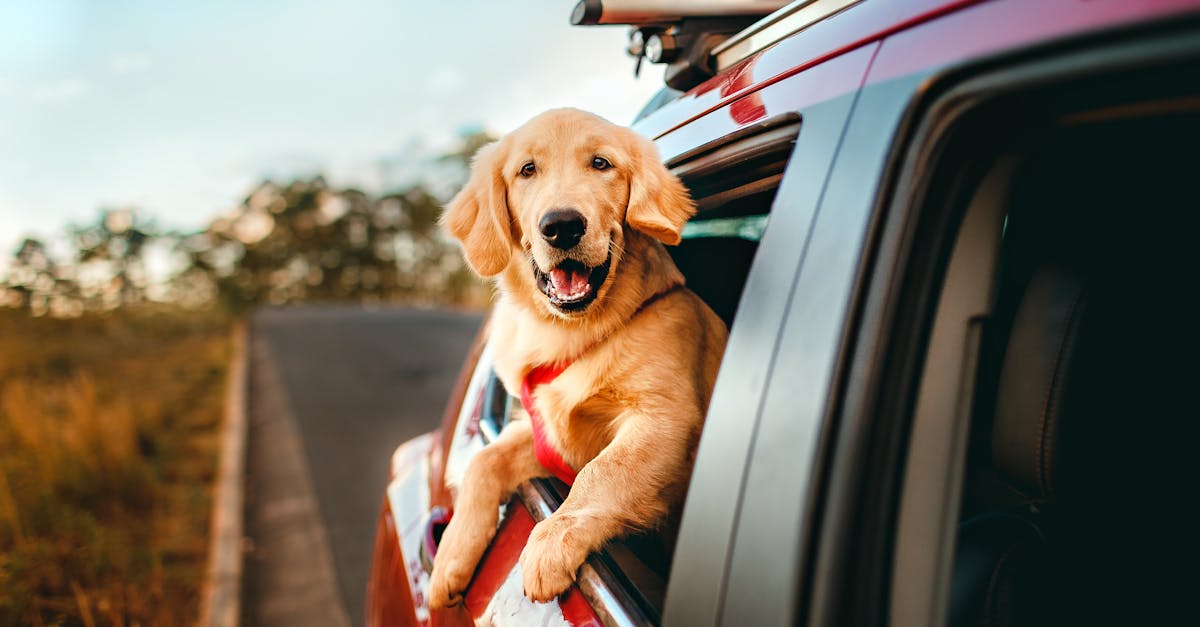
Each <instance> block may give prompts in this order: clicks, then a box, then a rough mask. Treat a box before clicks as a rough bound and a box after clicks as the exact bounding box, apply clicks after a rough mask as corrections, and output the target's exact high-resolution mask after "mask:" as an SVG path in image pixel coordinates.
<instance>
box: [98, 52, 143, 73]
mask: <svg viewBox="0 0 1200 627" xmlns="http://www.w3.org/2000/svg"><path fill="white" fill-rule="evenodd" d="M148 67H150V57H148V56H146V55H145V54H143V53H140V52H122V53H120V54H116V55H113V56H112V57H110V58H109V59H108V70H109V71H110V72H112V73H113V74H132V73H134V72H141V71H142V70H145V69H146V68H148Z"/></svg>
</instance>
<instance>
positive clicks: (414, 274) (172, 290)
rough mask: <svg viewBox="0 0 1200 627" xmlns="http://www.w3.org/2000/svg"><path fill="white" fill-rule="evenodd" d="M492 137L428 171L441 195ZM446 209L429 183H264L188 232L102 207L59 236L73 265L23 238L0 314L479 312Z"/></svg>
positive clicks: (473, 139)
mask: <svg viewBox="0 0 1200 627" xmlns="http://www.w3.org/2000/svg"><path fill="white" fill-rule="evenodd" d="M492 140H493V138H492V137H491V136H489V135H487V134H484V133H475V134H472V135H467V136H464V137H463V138H462V143H461V146H460V147H458V148H457V149H455V150H454V151H451V152H450V153H448V154H446V155H443V156H442V157H440V158H439V159H437V160H436V163H434V164H430V165H431V167H433V166H437V170H436V172H437V174H438V175H439V184H441V185H439V186H440V187H443V188H444V187H447V185H444V183H447V182H450V183H453V184H452V185H449V187H452V188H453V187H457V186H459V185H461V183H462V181H463V180H465V177H466V172H467V164H468V162H469V159H470V156H471V155H473V154H474V152H475V151H476V150H477V149H478V148H479V147H480V146H482V145H484V144H486V143H488V142H490V141H492ZM447 179H450V180H449V181H447ZM443 200H444V199H443V198H439V197H438V196H437V195H436V194H435V193H434V192H432V191H431V189H430V186H429V185H428V184H427V183H425V182H415V183H411V184H409V185H407V186H406V187H405V188H404V189H400V190H396V191H392V192H388V193H384V194H381V195H371V194H368V193H365V192H363V191H360V190H357V189H352V188H336V187H333V186H331V185H329V184H328V183H327V182H326V181H325V179H324V178H322V177H319V176H318V177H314V178H309V179H298V180H294V181H290V182H286V183H277V182H274V181H265V182H263V183H262V184H260V185H259V186H258V187H256V188H255V189H254V190H252V191H251V192H250V193H249V194H248V195H247V196H246V197H245V199H244V200H243V201H242V202H241V203H240V204H239V205H238V206H237V207H235V208H234V209H233V210H231V211H230V212H228V213H227V214H225V215H223V216H221V217H219V218H217V219H216V220H214V221H213V222H212V223H211V224H210V225H209V227H208V228H206V229H204V230H203V231H200V232H195V233H180V232H173V231H164V230H160V229H156V228H155V226H154V225H153V224H152V223H150V222H146V221H144V220H141V219H140V218H139V216H138V214H137V213H136V212H135V211H133V210H132V209H109V210H104V211H102V212H100V214H99V216H98V219H97V220H96V222H95V223H93V224H87V225H82V226H72V227H70V228H68V229H67V231H66V234H65V236H64V237H63V241H64V242H66V244H67V248H69V249H70V250H72V251H73V253H72V255H71V257H70V258H69V259H55V258H54V257H53V255H52V254H51V253H50V248H51V247H50V246H49V245H47V243H45V242H42V241H39V240H37V239H32V238H30V239H26V240H25V241H24V242H23V243H22V244H21V246H20V247H19V248H18V249H17V250H16V251H15V254H14V257H13V259H12V261H11V262H10V264H9V269H8V272H7V273H6V274H5V275H4V276H2V277H0V305H4V304H7V305H8V306H10V307H14V308H18V309H24V310H27V311H29V312H32V313H34V314H36V315H41V314H46V313H49V314H53V315H56V316H59V317H71V316H78V315H80V314H82V313H83V312H85V311H109V310H112V309H116V308H118V307H123V306H128V305H135V304H138V303H144V302H147V301H160V302H171V303H176V304H180V305H183V306H184V307H187V308H211V307H216V308H219V309H221V310H224V311H227V312H232V313H238V312H241V311H244V310H246V309H248V308H252V307H255V306H258V305H263V304H270V305H281V304H290V303H308V302H359V303H363V304H382V303H390V302H407V303H414V302H415V303H428V304H468V305H472V304H473V305H478V304H482V303H484V302H486V299H487V289H486V288H485V287H484V286H483V285H482V284H481V283H480V282H478V281H477V280H476V279H475V278H474V276H473V275H472V274H471V273H470V271H469V270H468V268H467V267H466V266H465V264H464V263H463V262H462V259H461V255H460V254H459V252H458V248H457V245H456V244H455V243H454V242H452V241H450V240H449V239H447V238H446V237H445V236H444V235H443V234H442V233H441V231H440V229H439V228H438V225H437V221H438V217H439V215H440V214H441V207H442V202H443ZM151 250H157V251H158V255H157V257H156V263H157V266H158V267H157V268H154V267H152V266H153V265H154V264H152V263H151V259H149V255H148V251H151Z"/></svg>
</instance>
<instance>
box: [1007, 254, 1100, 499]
mask: <svg viewBox="0 0 1200 627" xmlns="http://www.w3.org/2000/svg"><path fill="white" fill-rule="evenodd" d="M1085 308H1086V294H1085V285H1084V280H1083V277H1081V276H1080V275H1078V274H1077V273H1075V272H1073V271H1071V270H1069V269H1066V268H1063V267H1059V266H1054V265H1048V266H1043V267H1041V268H1038V269H1037V270H1036V271H1035V272H1034V273H1033V275H1032V277H1031V278H1030V281H1029V284H1028V286H1027V287H1026V289H1025V293H1024V296H1023V297H1022V299H1021V304H1020V306H1019V308H1018V309H1017V312H1016V317H1015V318H1014V320H1013V326H1012V331H1011V333H1010V335H1009V340H1008V347H1007V349H1006V351H1005V354H1004V362H1003V366H1002V368H1001V371H1000V379H999V384H998V388H997V394H996V413H995V418H994V422H993V426H992V457H993V461H994V463H995V466H996V470H997V472H998V473H999V474H1000V476H1001V477H1002V478H1003V479H1004V480H1005V481H1007V482H1008V483H1010V484H1011V485H1012V486H1013V487H1015V488H1016V489H1017V490H1019V491H1020V492H1021V493H1022V494H1024V495H1025V496H1026V497H1028V498H1031V499H1035V500H1044V499H1049V498H1052V497H1054V495H1055V487H1056V486H1055V481H1056V476H1057V475H1056V467H1057V465H1058V462H1059V457H1060V453H1061V435H1062V425H1063V416H1064V413H1065V412H1066V407H1065V404H1066V403H1065V401H1066V399H1067V395H1066V390H1067V387H1068V385H1069V384H1070V379H1071V371H1072V365H1073V363H1074V361H1075V357H1076V354H1077V353H1078V351H1079V338H1080V327H1081V320H1082V317H1083V314H1084V310H1085Z"/></svg>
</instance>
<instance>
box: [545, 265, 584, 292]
mask: <svg viewBox="0 0 1200 627" xmlns="http://www.w3.org/2000/svg"><path fill="white" fill-rule="evenodd" d="M587 280H588V278H587V275H586V274H584V273H582V272H575V271H574V270H563V269H562V268H555V269H553V270H551V271H550V281H551V282H552V283H554V291H556V292H558V293H559V294H564V295H566V294H577V293H579V292H581V291H583V288H584V286H586V285H587Z"/></svg>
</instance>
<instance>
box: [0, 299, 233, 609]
mask: <svg viewBox="0 0 1200 627" xmlns="http://www.w3.org/2000/svg"><path fill="white" fill-rule="evenodd" d="M228 328H229V326H228V322H227V321H226V320H223V319H220V318H216V317H213V316H209V315H205V314H195V313H180V312H173V311H157V312H156V311H140V312H136V313H128V312H127V313H122V314H119V315H112V316H105V317H99V316H97V317H84V318H80V319H75V320H53V319H45V318H38V319H31V318H27V317H25V316H22V315H20V314H17V313H15V312H10V311H4V310H0V625H10V624H19V625H84V626H87V627H91V626H92V625H180V624H189V623H191V622H193V621H194V618H195V615H196V612H197V609H198V605H197V604H198V600H199V592H200V584H201V581H202V579H203V575H204V568H205V562H204V561H205V557H206V549H207V536H208V524H209V503H210V491H211V484H212V479H213V474H214V473H215V470H216V456H217V431H218V427H219V425H220V418H221V401H222V393H223V391H224V390H223V388H224V374H225V366H226V362H227V361H228V357H229V345H228Z"/></svg>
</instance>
